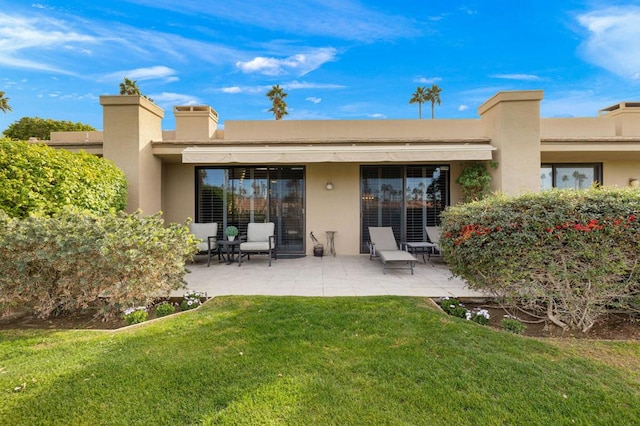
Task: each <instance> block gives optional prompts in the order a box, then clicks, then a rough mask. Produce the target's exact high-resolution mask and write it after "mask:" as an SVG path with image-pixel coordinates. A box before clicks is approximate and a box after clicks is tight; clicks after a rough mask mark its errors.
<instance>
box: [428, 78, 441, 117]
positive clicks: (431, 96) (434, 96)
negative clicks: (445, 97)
mask: <svg viewBox="0 0 640 426" xmlns="http://www.w3.org/2000/svg"><path fill="white" fill-rule="evenodd" d="M440 92H442V89H441V88H439V87H438V85H437V84H433V85H431V87H429V88H428V89H427V100H428V101H431V119H432V120H433V119H434V109H435V104H438V105H440Z"/></svg>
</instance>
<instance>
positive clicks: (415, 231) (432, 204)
mask: <svg viewBox="0 0 640 426" xmlns="http://www.w3.org/2000/svg"><path fill="white" fill-rule="evenodd" d="M360 191H361V232H360V235H361V241H360V250H361V252H362V253H366V252H367V251H368V248H367V241H369V227H370V226H389V227H391V228H392V229H393V233H394V235H395V237H396V241H398V242H401V241H426V233H425V226H437V225H439V224H440V213H441V212H442V211H443V210H444V209H445V207H446V206H447V205H448V204H449V167H448V166H445V165H410V166H362V167H361V179H360Z"/></svg>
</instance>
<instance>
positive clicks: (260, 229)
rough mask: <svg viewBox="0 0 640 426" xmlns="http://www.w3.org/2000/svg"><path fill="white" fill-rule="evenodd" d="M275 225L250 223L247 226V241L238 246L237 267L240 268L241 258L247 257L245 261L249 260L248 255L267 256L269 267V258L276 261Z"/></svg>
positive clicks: (271, 223) (270, 223)
mask: <svg viewBox="0 0 640 426" xmlns="http://www.w3.org/2000/svg"><path fill="white" fill-rule="evenodd" d="M275 227H276V225H275V223H273V222H267V223H250V224H249V225H248V226H247V241H244V242H242V243H241V244H240V249H239V251H238V266H242V256H243V255H245V254H246V255H247V260H251V259H250V257H249V255H250V254H251V253H254V254H267V255H268V256H269V266H271V258H272V257H273V258H274V259H275V260H278V254H277V252H276V237H275V234H274V231H275Z"/></svg>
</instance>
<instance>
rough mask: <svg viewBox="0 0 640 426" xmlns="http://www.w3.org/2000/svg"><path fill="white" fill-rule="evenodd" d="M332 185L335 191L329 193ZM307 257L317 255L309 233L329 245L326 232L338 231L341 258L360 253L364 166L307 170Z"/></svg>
mask: <svg viewBox="0 0 640 426" xmlns="http://www.w3.org/2000/svg"><path fill="white" fill-rule="evenodd" d="M328 181H331V183H333V189H332V190H331V191H329V190H327V189H326V183H327V182H328ZM306 202H307V207H306V216H307V218H306V219H307V223H306V227H307V236H306V237H307V239H306V241H305V243H306V247H307V254H309V255H313V243H312V242H311V239H310V238H309V237H308V236H309V232H311V231H313V234H314V235H315V236H316V238H318V240H320V242H321V243H322V244H324V245H325V250H326V234H325V231H337V233H336V235H335V247H336V253H338V254H352V255H353V254H358V253H360V166H359V164H354V163H339V164H338V163H328V164H309V165H307V166H306Z"/></svg>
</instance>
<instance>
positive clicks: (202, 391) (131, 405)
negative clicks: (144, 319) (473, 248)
mask: <svg viewBox="0 0 640 426" xmlns="http://www.w3.org/2000/svg"><path fill="white" fill-rule="evenodd" d="M0 339H1V340H0V419H2V423H4V424H53V423H55V424H65V425H74V424H123V425H125V424H127V425H129V424H234V425H236V424H259V425H268V424H295V425H298V424H308V425H310V424H330V425H351V424H367V425H369V424H376V425H378V424H382V425H384V424H389V425H391V424H393V425H396V424H407V425H408V424H411V425H414V424H428V425H438V424H456V425H465V424H474V425H475V424H487V425H494V424H496V425H497V424H527V425H528V424H569V423H576V424H598V423H599V424H633V423H635V422H636V421H637V419H638V418H640V404H639V402H640V375H639V374H638V371H640V370H639V367H640V345H638V343H634V342H627V343H625V342H598V343H595V342H591V343H589V342H580V343H579V344H576V343H575V342H573V341H568V342H566V343H565V342H563V341H548V342H547V341H541V340H535V339H531V338H525V337H520V336H515V335H512V334H508V333H505V332H499V331H494V330H491V329H489V328H487V327H482V326H479V325H477V324H473V323H469V322H466V321H464V320H461V319H458V318H452V317H449V316H446V315H444V314H442V313H440V312H438V311H437V310H435V309H434V308H433V307H432V306H431V305H430V303H429V301H428V300H426V299H422V298H401V297H369V298H296V297H221V298H216V299H214V300H212V301H210V302H209V303H207V304H205V305H204V306H203V307H202V308H201V309H199V310H197V311H194V312H189V313H187V314H183V315H181V316H178V317H174V318H165V319H163V320H162V321H158V322H154V323H149V324H145V325H143V326H141V327H136V328H133V329H128V330H125V331H120V332H95V331H64V332H63V331H2V332H1V333H0Z"/></svg>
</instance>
